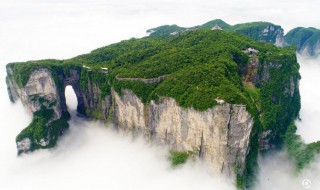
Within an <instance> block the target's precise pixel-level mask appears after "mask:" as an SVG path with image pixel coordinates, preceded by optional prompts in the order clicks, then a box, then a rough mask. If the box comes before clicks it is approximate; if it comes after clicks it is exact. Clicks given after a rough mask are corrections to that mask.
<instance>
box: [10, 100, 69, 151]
mask: <svg viewBox="0 0 320 190" xmlns="http://www.w3.org/2000/svg"><path fill="white" fill-rule="evenodd" d="M53 112H54V111H53V109H48V108H45V107H44V106H42V107H41V109H40V110H39V111H36V112H34V113H33V119H32V122H31V123H30V124H29V126H28V127H26V128H25V129H23V130H22V131H21V132H20V134H19V135H18V136H17V137H16V142H19V141H22V140H23V139H25V138H28V139H30V141H31V147H30V151H34V150H36V149H40V148H51V147H54V146H55V144H56V142H57V139H58V137H59V136H60V135H61V134H62V132H63V131H64V130H65V129H67V128H68V127H69V124H68V122H67V120H66V119H64V118H60V119H58V120H55V121H52V122H51V121H50V120H51V119H52V117H53ZM41 141H43V143H44V145H41ZM18 153H19V154H20V153H21V152H18Z"/></svg>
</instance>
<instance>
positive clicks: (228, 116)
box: [6, 21, 318, 188]
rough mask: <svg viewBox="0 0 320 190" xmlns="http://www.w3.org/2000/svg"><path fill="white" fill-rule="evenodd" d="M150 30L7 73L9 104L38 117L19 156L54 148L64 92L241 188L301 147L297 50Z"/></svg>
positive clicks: (95, 115) (233, 37) (224, 36)
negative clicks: (263, 165) (273, 157)
mask: <svg viewBox="0 0 320 190" xmlns="http://www.w3.org/2000/svg"><path fill="white" fill-rule="evenodd" d="M217 22H218V21H217ZM219 23H221V21H219ZM212 25H215V26H216V23H215V22H211V23H207V24H205V26H203V27H209V28H210V27H211V26H212ZM221 27H222V28H223V27H226V28H227V27H228V25H224V26H221ZM175 28H177V26H175ZM237 28H238V29H237V31H247V30H246V29H245V28H247V27H246V26H243V27H240V26H237ZM171 29H172V27H171V26H169V27H167V28H162V32H161V33H162V34H165V33H166V32H168V31H170V32H171V31H172V30H171ZM234 30H235V29H234ZM153 31H154V32H153V33H152V34H153V35H150V36H149V37H145V38H141V39H130V40H125V41H122V42H119V43H116V44H112V45H109V46H106V47H102V48H99V49H96V50H94V51H92V52H90V53H88V54H84V55H80V56H77V57H74V58H72V59H67V60H52V59H51V60H39V61H28V62H23V63H10V64H8V65H7V67H6V68H7V78H6V82H7V86H8V93H9V96H10V99H11V101H13V102H15V101H16V100H18V99H20V100H21V101H22V103H23V104H24V105H25V106H26V107H27V108H28V109H29V110H30V111H31V112H33V115H34V117H33V121H32V122H31V123H30V125H29V126H27V127H26V128H25V129H24V130H23V131H21V133H20V134H19V135H18V136H17V138H16V143H17V149H18V153H19V154H21V153H24V152H30V151H34V150H36V149H41V148H50V147H53V146H55V144H56V141H57V139H58V138H59V136H61V135H63V134H64V131H65V130H67V128H68V123H67V121H68V119H69V117H70V115H69V113H68V110H67V106H66V97H65V93H64V91H65V87H66V86H68V85H71V86H72V87H73V89H74V91H75V94H76V96H77V99H78V107H77V111H78V112H79V114H82V115H83V116H86V117H88V118H91V119H100V120H103V121H105V122H107V121H110V120H112V121H113V122H114V123H115V127H116V128H117V129H118V130H121V131H125V132H127V133H128V132H132V133H135V134H141V135H142V136H144V137H145V138H147V139H150V140H153V141H155V142H158V143H159V144H166V145H168V146H169V147H170V148H171V149H172V151H173V152H174V155H181V154H182V155H188V156H193V157H200V158H202V159H204V160H205V161H206V162H207V163H208V164H209V166H210V168H211V169H212V171H213V172H215V173H224V174H226V175H229V176H230V177H231V178H232V177H234V178H235V179H236V182H237V186H238V187H239V188H245V187H248V186H250V185H251V184H252V183H253V182H254V176H255V172H256V170H257V156H258V152H259V151H268V150H270V149H272V148H274V147H282V145H283V144H284V143H288V144H290V145H292V146H295V145H296V144H295V143H296V142H300V141H299V138H298V137H295V136H294V134H295V133H294V131H295V129H294V126H293V127H292V123H293V121H294V120H295V119H296V118H297V116H298V114H299V110H300V94H299V80H300V74H299V64H298V63H297V59H296V55H295V49H294V48H292V47H285V48H279V47H276V46H274V45H273V44H271V43H263V42H258V41H255V40H253V39H251V38H249V37H247V36H245V35H242V34H237V33H234V32H227V31H224V30H205V29H203V30H194V31H193V30H188V31H187V32H186V31H184V32H181V34H180V35H171V36H170V37H160V36H159V35H155V34H156V32H158V33H159V31H160V30H153ZM249 31H250V30H249ZM268 31H271V29H270V30H268ZM275 31H276V30H275V29H274V30H272V32H275ZM250 34H255V33H254V32H252V33H250ZM264 39H267V38H264ZM290 126H291V127H290ZM289 129H290V130H289ZM288 139H289V140H290V141H289V140H288ZM301 147H302V148H301V151H300V152H298V153H297V152H292V155H296V154H300V153H301V152H303V151H304V149H303V146H301ZM313 147H315V146H314V145H313ZM317 147H318V146H317ZM308 150H309V149H308ZM186 153H187V154H186ZM303 158H304V157H299V160H300V161H301V160H302V159H303ZM312 158H313V156H310V158H309V159H312ZM306 163H308V162H307V161H305V160H302V162H301V164H302V165H303V164H306Z"/></svg>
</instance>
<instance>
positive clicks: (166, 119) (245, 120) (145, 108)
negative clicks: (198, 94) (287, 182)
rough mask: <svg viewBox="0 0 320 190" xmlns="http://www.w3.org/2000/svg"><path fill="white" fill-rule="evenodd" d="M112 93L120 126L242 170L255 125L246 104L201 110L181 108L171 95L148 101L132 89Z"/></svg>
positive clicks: (217, 166) (223, 167) (221, 167)
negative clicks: (155, 100)
mask: <svg viewBox="0 0 320 190" xmlns="http://www.w3.org/2000/svg"><path fill="white" fill-rule="evenodd" d="M112 94H113V96H114V106H115V120H116V122H117V123H118V125H119V128H120V129H122V130H124V131H137V132H140V133H141V134H143V135H144V136H147V137H149V138H151V139H154V140H155V141H157V142H160V143H161V144H166V145H169V146H170V147H171V148H172V149H174V150H177V151H192V152H195V153H196V154H198V155H199V156H200V157H202V158H203V159H205V160H206V161H208V163H209V164H210V165H211V167H212V168H213V171H215V172H217V173H220V172H224V173H227V174H230V175H234V174H235V172H238V173H239V174H242V172H243V169H244V167H245V161H246V156H247V154H248V151H249V148H248V147H249V146H248V145H249V140H250V135H251V130H252V127H253V118H252V116H251V115H250V114H249V113H248V112H247V110H246V106H244V105H232V104H228V103H225V104H222V105H219V106H215V107H213V108H210V109H208V110H206V111H203V112H200V111H196V110H194V109H192V108H188V109H184V108H181V107H180V106H179V105H178V104H177V102H176V101H175V100H174V99H172V98H168V97H164V98H162V100H161V101H160V102H159V103H156V102H154V101H151V103H150V104H148V105H144V104H143V103H142V102H141V101H140V99H139V98H138V97H137V96H136V95H135V94H133V93H132V92H131V91H129V90H124V91H123V96H121V97H120V96H119V95H118V94H117V93H116V92H115V91H113V93H112ZM235 168H236V169H235ZM235 170H236V171H235Z"/></svg>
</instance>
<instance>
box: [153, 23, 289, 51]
mask: <svg viewBox="0 0 320 190" xmlns="http://www.w3.org/2000/svg"><path fill="white" fill-rule="evenodd" d="M203 29H211V30H225V31H229V32H235V33H239V34H244V35H247V36H249V37H250V38H252V39H254V40H258V41H261V42H268V43H273V44H276V45H279V46H280V45H282V43H283V40H284V39H283V29H282V28H281V26H279V25H275V24H272V23H269V22H251V23H243V24H237V25H234V26H231V25H229V24H227V23H226V22H224V21H223V20H221V19H216V20H212V21H210V22H207V23H205V24H203V25H199V26H194V27H190V28H184V27H180V26H177V25H164V26H159V27H157V28H152V29H149V30H147V32H148V33H150V36H159V37H168V36H174V35H177V34H181V33H183V32H187V31H192V30H203Z"/></svg>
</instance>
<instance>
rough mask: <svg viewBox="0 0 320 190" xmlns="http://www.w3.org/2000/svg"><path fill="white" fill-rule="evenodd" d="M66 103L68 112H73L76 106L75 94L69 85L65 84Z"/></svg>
mask: <svg viewBox="0 0 320 190" xmlns="http://www.w3.org/2000/svg"><path fill="white" fill-rule="evenodd" d="M65 97H66V104H67V108H68V111H69V112H75V110H77V106H78V98H77V95H76V93H75V91H74V89H73V87H72V86H71V85H68V86H66V89H65Z"/></svg>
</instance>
